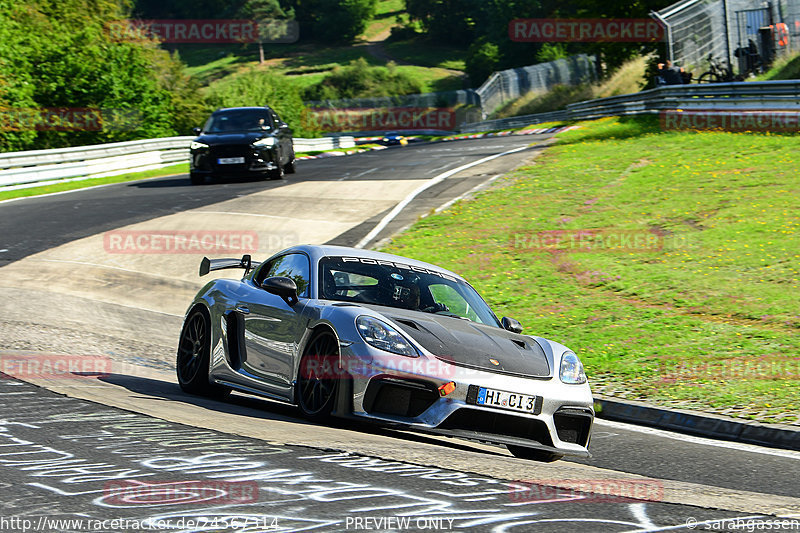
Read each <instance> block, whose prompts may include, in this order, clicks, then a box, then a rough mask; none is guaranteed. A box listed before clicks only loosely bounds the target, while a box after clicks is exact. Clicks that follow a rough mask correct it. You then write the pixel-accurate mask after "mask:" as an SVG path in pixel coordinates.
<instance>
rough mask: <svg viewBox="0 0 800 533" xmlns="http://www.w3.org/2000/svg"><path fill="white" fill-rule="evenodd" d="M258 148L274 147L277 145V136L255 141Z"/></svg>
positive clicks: (254, 144)
mask: <svg viewBox="0 0 800 533" xmlns="http://www.w3.org/2000/svg"><path fill="white" fill-rule="evenodd" d="M253 146H255V147H256V148H272V147H273V146H275V137H264V138H263V139H259V140H257V141H256V142H254V143H253Z"/></svg>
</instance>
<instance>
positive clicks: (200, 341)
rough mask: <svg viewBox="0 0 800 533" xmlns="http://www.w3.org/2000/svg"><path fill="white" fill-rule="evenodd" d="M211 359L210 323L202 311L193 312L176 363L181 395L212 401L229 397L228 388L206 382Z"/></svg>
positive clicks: (185, 324)
mask: <svg viewBox="0 0 800 533" xmlns="http://www.w3.org/2000/svg"><path fill="white" fill-rule="evenodd" d="M210 357H211V321H210V320H209V318H208V315H207V314H206V312H205V311H204V310H202V309H195V310H194V311H193V312H192V313H191V314H190V315H189V317H188V318H187V319H186V322H185V323H184V325H183V329H182V331H181V337H180V341H179V342H178V356H177V358H176V361H175V372H176V373H177V375H178V384H179V385H180V387H181V389H183V391H184V392H188V393H189V394H196V395H199V396H210V397H213V398H224V397H225V396H227V395H228V394H230V392H231V390H230V389H229V388H228V387H222V386H220V385H215V384H213V383H211V382H209V379H208V367H209V361H210Z"/></svg>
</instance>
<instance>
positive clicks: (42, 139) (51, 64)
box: [0, 0, 202, 150]
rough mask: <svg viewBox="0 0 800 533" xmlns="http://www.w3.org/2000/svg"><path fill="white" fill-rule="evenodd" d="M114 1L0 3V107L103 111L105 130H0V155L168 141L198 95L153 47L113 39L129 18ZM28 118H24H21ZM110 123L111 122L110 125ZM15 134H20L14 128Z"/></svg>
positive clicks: (136, 40) (145, 42)
mask: <svg viewBox="0 0 800 533" xmlns="http://www.w3.org/2000/svg"><path fill="white" fill-rule="evenodd" d="M126 16H127V13H126V12H124V11H123V10H121V8H120V7H119V3H118V2H116V1H115V0H91V1H89V0H61V1H59V2H54V1H51V0H31V1H29V2H25V3H17V2H12V1H10V0H0V72H1V73H2V74H0V106H2V107H6V108H10V110H11V111H10V113H11V114H14V113H17V112H18V111H19V110H30V111H32V112H33V113H31V114H34V115H35V113H36V112H37V111H38V110H41V109H46V108H88V109H92V110H95V109H97V110H101V111H100V113H101V116H102V122H99V123H98V124H99V125H102V129H100V130H97V129H96V128H94V127H88V128H87V127H85V126H79V127H83V128H84V129H83V130H81V131H54V129H53V128H51V129H48V130H46V131H37V130H36V128H35V127H33V126H30V125H24V126H22V127H21V129H22V130H24V131H9V130H13V128H14V126H13V125H12V126H11V127H6V128H0V130H2V131H0V149H2V150H26V149H31V148H34V147H35V148H54V147H62V146H75V145H85V144H96V143H102V142H111V141H124V140H131V139H141V138H148V137H162V136H171V135H175V134H176V133H177V130H176V128H178V127H182V126H181V121H182V120H183V119H182V117H183V116H184V115H185V113H187V112H191V108H192V105H196V104H192V102H195V103H196V102H202V99H201V98H200V96H199V94H198V92H197V88H196V87H195V86H193V85H192V84H191V83H190V82H189V81H188V78H187V77H186V76H183V75H182V65H181V63H180V61H179V60H178V59H177V56H176V57H171V56H170V55H169V54H168V53H167V52H165V51H163V50H161V49H159V48H158V45H157V43H155V42H153V41H150V40H147V39H142V38H139V37H137V36H126V35H118V34H115V33H114V32H112V31H109V28H108V24H109V23H110V22H112V21H118V20H120V19H124V18H126ZM26 113H27V111H26ZM109 117H112V118H113V119H114V120H113V121H111V122H110V121H109ZM18 129H20V128H18Z"/></svg>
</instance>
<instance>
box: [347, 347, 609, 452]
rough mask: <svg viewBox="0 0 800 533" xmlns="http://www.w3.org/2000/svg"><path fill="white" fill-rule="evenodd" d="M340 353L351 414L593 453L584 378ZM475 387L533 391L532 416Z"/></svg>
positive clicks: (430, 429)
mask: <svg viewBox="0 0 800 533" xmlns="http://www.w3.org/2000/svg"><path fill="white" fill-rule="evenodd" d="M353 346H354V347H355V346H357V345H353ZM342 355H343V361H345V364H346V365H347V366H348V367H349V368H348V374H349V375H350V377H351V378H352V398H353V405H352V409H351V414H352V415H354V416H357V417H364V418H369V419H371V420H374V421H380V422H382V423H385V424H390V425H397V426H402V427H406V428H408V429H413V430H416V431H424V432H431V433H437V434H444V435H450V436H459V437H464V438H469V439H475V440H481V441H486V442H493V443H498V444H512V445H517V446H524V447H529V448H535V449H539V450H543V451H549V452H552V453H558V454H561V455H571V456H578V457H588V456H589V455H590V454H589V451H588V444H589V440H590V435H591V428H592V424H593V421H594V409H593V399H592V394H591V390H590V389H589V386H588V385H587V384H584V385H566V384H564V383H561V382H560V381H559V380H558V379H557V378H549V379H535V378H523V377H515V376H508V375H501V374H493V373H491V372H485V371H480V370H473V369H467V368H463V367H459V366H455V365H452V364H450V363H447V362H445V361H441V360H438V359H435V358H429V357H426V356H421V357H419V358H408V357H404V356H399V355H392V354H381V355H377V356H376V355H375V354H372V355H368V354H354V353H346V352H345V351H343V353H342ZM347 361H351V362H352V361H356V362H357V364H355V365H354V364H347ZM353 368H357V370H356V371H353ZM449 382H453V383H454V384H455V390H453V391H452V392H451V393H450V394H447V395H446V396H440V393H439V390H438V388H439V387H440V386H442V385H444V384H446V383H449ZM471 387H472V390H473V394H472V397H470V388H471ZM477 387H487V388H491V389H496V390H502V391H508V392H516V393H522V394H528V395H535V396H536V397H537V407H536V409H535V410H534V413H535V414H534V413H525V412H519V411H513V410H508V409H498V408H495V407H488V406H484V405H477V404H476V402H475V399H474V391H475V389H476V388H477Z"/></svg>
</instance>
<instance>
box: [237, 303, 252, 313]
mask: <svg viewBox="0 0 800 533" xmlns="http://www.w3.org/2000/svg"><path fill="white" fill-rule="evenodd" d="M236 310H237V311H239V312H240V313H242V314H243V315H249V314H250V309H249V308H247V307H244V306H243V305H239V306H237V307H236Z"/></svg>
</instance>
